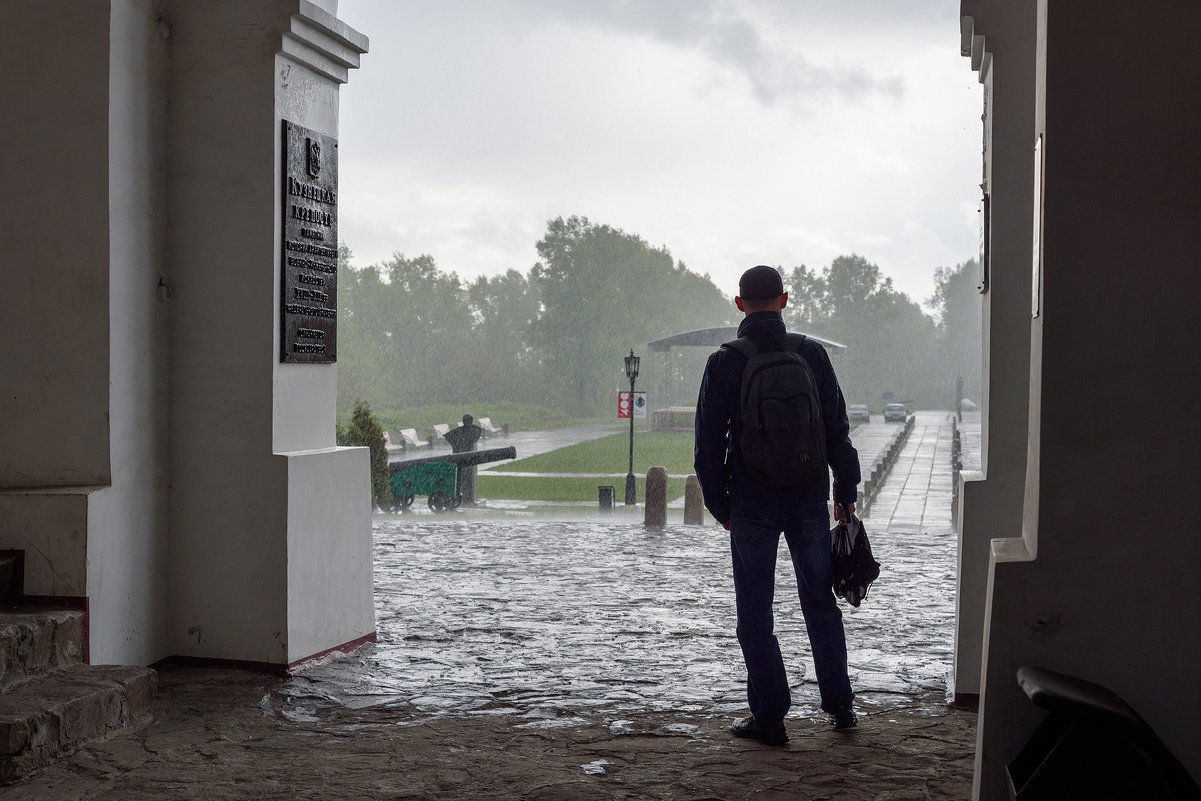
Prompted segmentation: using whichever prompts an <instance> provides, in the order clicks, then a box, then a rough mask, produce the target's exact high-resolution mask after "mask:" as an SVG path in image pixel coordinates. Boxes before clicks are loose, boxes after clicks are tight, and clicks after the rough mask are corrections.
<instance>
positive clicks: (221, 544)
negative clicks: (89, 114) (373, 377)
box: [169, 0, 375, 665]
mask: <svg viewBox="0 0 1201 801" xmlns="http://www.w3.org/2000/svg"><path fill="white" fill-rule="evenodd" d="M326 6H327V7H332V6H330V4H328V3H327V4H326ZM170 17H171V37H172V57H171V82H170V86H171V116H170V119H169V133H170V142H171V155H170V179H171V186H172V191H171V196H170V199H169V213H170V218H171V236H170V261H171V269H172V300H171V303H172V304H173V319H172V403H171V409H172V422H171V433H172V496H171V521H172V550H171V563H172V570H171V577H172V586H173V588H174V592H175V598H174V602H173V607H172V615H171V637H172V642H173V643H174V648H175V651H176V652H177V653H181V654H184V655H188V656H196V657H206V658H215V659H229V660H240V661H249V662H256V663H268V664H273V665H287V664H291V663H295V662H296V661H298V660H302V659H304V658H306V657H309V656H312V655H314V654H317V653H320V652H322V651H324V650H327V649H330V648H334V647H337V646H340V645H343V644H345V643H349V642H354V641H358V640H361V639H362V638H365V637H371V636H373V635H374V630H375V625H374V614H373V610H372V603H371V596H372V575H371V529H370V500H369V480H368V469H369V468H368V458H367V452H366V450H365V449H340V448H337V447H336V446H335V443H334V402H335V397H336V386H337V366H336V364H281V363H280V356H279V354H280V331H279V329H280V325H279V320H280V318H279V314H280V296H281V292H280V264H281V252H282V248H281V236H282V228H281V215H282V213H283V209H284V196H283V192H282V189H281V186H282V180H283V177H284V176H283V173H282V170H281V159H282V152H281V139H282V137H281V120H283V119H287V120H289V121H291V122H293V123H296V124H298V125H301V126H304V127H306V128H309V129H312V130H314V131H316V132H319V133H321V134H324V135H326V136H330V137H334V138H336V137H337V133H338V129H337V126H338V86H339V84H340V83H342V82H345V80H346V78H347V72H348V70H349V69H350V68H352V67H355V66H357V65H358V59H359V54H361V53H363V52H365V51H366V48H367V40H366V38H365V37H364V36H362V35H361V34H359V33H357V32H355V31H353V30H351V29H350V28H348V27H347V26H345V25H344V24H342V23H341V22H339V21H338V20H337V19H336V18H335V17H333V16H332V15H331V14H330V13H329V11H327V10H326V9H324V8H322V7H319V6H317V5H314V4H313V3H309V2H307V1H306V0H292V1H291V2H284V1H283V0H281V1H280V2H275V3H257V4H246V3H244V2H242V0H213V2H206V3H203V4H197V3H192V2H183V1H182V0H181V1H180V2H176V3H174V4H173V5H172V7H171V14H170ZM231 32H236V35H231ZM324 158H325V159H327V160H332V159H336V154H334V153H326V154H325V155H324ZM327 163H332V161H331V162H327ZM328 244H330V245H331V246H332V247H334V248H336V247H337V242H336V241H333V242H331V243H328ZM335 297H336V295H335ZM333 303H334V301H331V303H330V305H333Z"/></svg>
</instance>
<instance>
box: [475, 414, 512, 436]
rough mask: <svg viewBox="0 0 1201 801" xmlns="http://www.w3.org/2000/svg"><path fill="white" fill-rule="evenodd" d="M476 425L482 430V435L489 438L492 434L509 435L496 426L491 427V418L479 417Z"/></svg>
mask: <svg viewBox="0 0 1201 801" xmlns="http://www.w3.org/2000/svg"><path fill="white" fill-rule="evenodd" d="M478 425H479V427H480V428H482V429H484V434H486V435H487V436H489V437H490V436H492V435H493V434H508V433H509V432H508V431H505V430H504V429H503V428H497V427H496V426H494V425H492V418H490V417H481V418H480V419H479V423H478Z"/></svg>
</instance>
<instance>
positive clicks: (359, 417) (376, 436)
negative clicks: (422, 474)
mask: <svg viewBox="0 0 1201 801" xmlns="http://www.w3.org/2000/svg"><path fill="white" fill-rule="evenodd" d="M337 438H338V444H339V445H359V446H364V445H365V446H366V447H367V448H368V449H369V450H370V452H371V500H372V504H373V505H374V506H378V507H380V508H381V509H386V508H388V506H389V505H390V503H391V500H392V485H391V483H390V481H389V479H390V476H389V474H388V451H387V449H386V448H385V447H384V429H383V428H382V427H381V426H380V424H379V420H377V419H376V418H375V415H374V414H372V413H371V406H369V405H368V404H367V402H366V401H361V400H360V401H355V404H354V412H353V413H351V416H350V422H349V423H347V425H346V426H345V427H343V426H338V429H337Z"/></svg>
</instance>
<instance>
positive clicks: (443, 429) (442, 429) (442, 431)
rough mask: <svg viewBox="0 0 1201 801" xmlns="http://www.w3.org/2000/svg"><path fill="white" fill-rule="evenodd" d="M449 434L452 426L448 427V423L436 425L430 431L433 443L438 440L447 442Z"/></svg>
mask: <svg viewBox="0 0 1201 801" xmlns="http://www.w3.org/2000/svg"><path fill="white" fill-rule="evenodd" d="M449 433H450V426H448V425H447V424H446V423H435V424H434V427H433V428H432V429H431V430H430V440H431V441H433V442H436V441H437V440H442V441H443V442H446V435H447V434H449ZM447 444H450V443H447Z"/></svg>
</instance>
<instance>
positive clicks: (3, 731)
mask: <svg viewBox="0 0 1201 801" xmlns="http://www.w3.org/2000/svg"><path fill="white" fill-rule="evenodd" d="M157 679H158V674H157V673H156V672H155V671H154V670H151V669H150V668H139V667H121V666H113V665H73V666H71V667H69V668H65V669H62V670H57V671H55V672H53V673H51V674H50V675H47V676H41V677H38V678H34V679H30V680H28V681H26V682H25V683H23V684H20V685H17V686H15V687H9V688H8V689H7V690H5V691H4V692H2V693H0V784H10V783H12V782H15V781H19V780H21V779H22V778H24V777H26V776H28V775H29V774H30V773H32V772H33V771H36V770H37V769H39V768H41V767H43V766H44V765H46V764H47V763H49V762H50V761H52V760H54V759H57V758H58V757H60V756H63V755H65V754H68V753H70V752H71V751H73V750H75V749H76V748H78V747H79V746H80V745H82V744H83V743H86V742H89V741H92V740H97V739H100V738H103V737H105V736H107V735H110V734H114V733H116V732H118V731H121V730H123V729H128V728H131V727H135V726H139V725H141V724H143V723H145V722H147V721H148V720H149V719H150V712H151V704H152V703H153V702H154V691H155V686H156V684H157Z"/></svg>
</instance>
